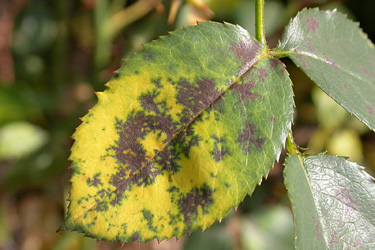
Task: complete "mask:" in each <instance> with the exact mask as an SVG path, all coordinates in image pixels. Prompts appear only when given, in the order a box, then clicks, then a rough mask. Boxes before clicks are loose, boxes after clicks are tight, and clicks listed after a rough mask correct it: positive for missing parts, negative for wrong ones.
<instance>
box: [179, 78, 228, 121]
mask: <svg viewBox="0 0 375 250" xmlns="http://www.w3.org/2000/svg"><path fill="white" fill-rule="evenodd" d="M176 88H177V90H178V95H177V100H178V102H179V103H180V104H182V105H184V106H185V107H186V108H185V109H184V110H183V115H184V117H182V118H181V120H182V121H183V122H188V121H190V120H191V119H192V118H193V117H195V116H196V115H197V114H198V113H200V112H201V111H202V110H204V109H206V108H207V107H208V106H209V105H211V104H212V103H213V102H214V101H215V100H216V99H217V98H218V97H219V96H220V94H221V92H219V91H217V90H216V88H215V83H214V81H213V80H211V79H207V78H204V79H200V80H196V81H195V83H190V82H189V81H188V80H186V79H181V80H180V81H179V82H178V83H177V84H176Z"/></svg>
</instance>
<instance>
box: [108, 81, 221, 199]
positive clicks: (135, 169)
mask: <svg viewBox="0 0 375 250" xmlns="http://www.w3.org/2000/svg"><path fill="white" fill-rule="evenodd" d="M151 81H152V83H154V84H155V85H159V84H160V81H161V78H157V79H153V80H151ZM173 84H175V87H176V88H177V90H178V96H177V99H178V101H179V102H180V103H181V104H183V105H184V106H185V108H184V110H183V112H182V113H183V117H181V121H182V125H183V124H184V123H185V124H186V123H188V122H190V121H191V119H193V118H196V116H197V115H198V114H199V113H200V112H201V111H202V110H203V109H206V108H207V107H208V106H209V105H210V104H212V103H213V102H214V100H215V99H216V98H217V97H218V96H219V95H220V92H219V91H217V90H216V89H215V84H214V82H213V80H210V79H199V80H196V81H195V82H194V83H190V82H188V81H187V80H184V79H182V80H181V81H180V82H178V83H177V85H176V83H173ZM157 96H158V92H157V91H153V92H149V93H146V94H144V95H142V96H140V98H139V101H140V103H141V105H142V107H143V108H144V110H145V111H138V112H135V111H133V112H132V113H131V114H129V116H128V117H127V118H126V120H125V121H122V120H119V119H116V124H115V129H116V131H117V133H118V135H119V140H118V141H117V142H116V145H115V146H112V147H110V148H109V149H110V150H113V151H114V153H115V155H114V157H115V159H116V161H117V162H118V164H119V167H118V172H117V173H116V174H114V175H112V179H111V184H112V185H114V186H115V187H116V189H115V191H114V195H115V197H114V198H112V201H111V205H113V206H114V205H116V204H119V203H120V202H121V199H122V198H123V196H124V192H125V191H126V190H130V188H131V185H132V184H135V185H138V186H142V185H145V186H147V185H151V184H153V183H154V182H155V179H156V177H157V176H158V175H160V174H162V173H163V171H168V172H169V173H175V172H178V171H179V169H180V166H179V165H178V164H177V161H178V160H180V158H179V157H180V155H181V154H182V153H184V154H185V156H187V157H188V155H189V151H190V148H191V147H192V146H194V145H198V143H199V141H200V140H201V139H200V138H199V137H198V136H196V135H193V134H192V131H190V130H189V129H187V130H186V132H185V134H184V133H181V134H180V135H179V136H178V137H176V138H175V139H173V140H172V138H173V137H174V135H176V134H178V133H179V132H181V130H182V129H184V126H181V125H179V124H176V123H174V122H173V120H172V118H171V117H170V115H168V112H167V111H168V110H167V108H165V106H166V105H165V103H163V102H161V103H160V102H159V103H157V102H156V101H155V98H156V97H157ZM150 111H152V112H151V113H152V114H150ZM184 118H186V119H185V120H184ZM149 133H159V135H160V136H161V135H162V133H165V134H166V139H165V140H164V141H163V142H164V143H168V142H169V146H167V147H165V148H164V149H163V150H162V151H156V152H155V154H156V155H155V157H154V158H153V159H148V158H147V157H146V151H145V149H144V148H143V146H142V144H141V143H140V142H139V141H140V139H144V138H145V137H146V136H147V135H148V134H149ZM155 163H157V164H158V165H159V166H161V168H158V169H156V168H155V167H154V165H155Z"/></svg>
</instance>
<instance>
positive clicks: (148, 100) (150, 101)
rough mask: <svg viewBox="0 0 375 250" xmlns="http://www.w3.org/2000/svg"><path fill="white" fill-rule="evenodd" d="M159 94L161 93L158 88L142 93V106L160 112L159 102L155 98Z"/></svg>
mask: <svg viewBox="0 0 375 250" xmlns="http://www.w3.org/2000/svg"><path fill="white" fill-rule="evenodd" d="M158 95H159V93H158V92H157V91H156V90H154V91H152V92H151V93H147V94H145V95H141V96H140V97H139V99H140V101H141V105H142V107H143V108H144V109H146V110H150V111H154V112H156V113H159V109H158V104H157V103H156V102H155V100H154V98H156V97H157V96H158Z"/></svg>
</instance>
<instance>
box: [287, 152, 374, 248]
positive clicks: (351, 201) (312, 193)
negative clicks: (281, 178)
mask: <svg viewBox="0 0 375 250" xmlns="http://www.w3.org/2000/svg"><path fill="white" fill-rule="evenodd" d="M284 175H285V185H286V187H287V189H288V195H289V198H290V200H291V203H292V208H293V212H294V220H295V229H296V247H297V249H375V234H374V232H375V183H374V179H373V178H372V177H371V176H370V175H368V174H367V173H366V172H365V171H364V170H363V167H361V166H359V165H357V164H355V163H352V162H350V161H347V160H346V159H345V158H342V157H337V156H332V155H319V156H309V157H303V156H298V155H290V156H289V157H288V159H287V161H286V168H285V171H284Z"/></svg>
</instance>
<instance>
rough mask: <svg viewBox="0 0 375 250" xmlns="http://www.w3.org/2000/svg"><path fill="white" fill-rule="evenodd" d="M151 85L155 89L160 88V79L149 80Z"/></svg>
mask: <svg viewBox="0 0 375 250" xmlns="http://www.w3.org/2000/svg"><path fill="white" fill-rule="evenodd" d="M151 83H152V84H154V85H155V86H156V87H157V88H161V87H162V85H161V77H158V78H154V79H151Z"/></svg>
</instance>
